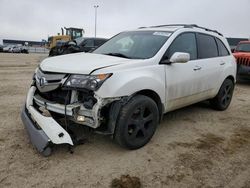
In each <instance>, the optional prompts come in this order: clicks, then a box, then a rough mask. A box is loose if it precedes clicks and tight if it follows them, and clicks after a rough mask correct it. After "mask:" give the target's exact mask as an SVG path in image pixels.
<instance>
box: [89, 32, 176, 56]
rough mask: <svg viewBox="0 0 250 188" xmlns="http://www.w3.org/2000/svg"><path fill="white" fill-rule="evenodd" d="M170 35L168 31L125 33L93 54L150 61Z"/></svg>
mask: <svg viewBox="0 0 250 188" xmlns="http://www.w3.org/2000/svg"><path fill="white" fill-rule="evenodd" d="M170 35H171V33H170V32H166V31H130V32H123V33H120V34H118V35H116V36H115V37H113V38H112V39H110V40H109V41H107V42H106V43H104V44H103V45H102V46H100V47H99V48H97V49H96V50H95V51H93V53H97V54H105V55H112V56H118V57H124V58H129V59H148V58H151V57H153V56H154V55H155V54H156V53H157V52H158V51H159V50H160V48H161V47H162V46H163V44H164V43H165V42H166V41H167V39H168V38H169V36H170Z"/></svg>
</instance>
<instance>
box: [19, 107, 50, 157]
mask: <svg viewBox="0 0 250 188" xmlns="http://www.w3.org/2000/svg"><path fill="white" fill-rule="evenodd" d="M21 118H22V121H23V124H24V126H25V128H26V130H27V132H28V134H29V137H30V140H31V143H32V144H33V145H34V146H35V147H36V149H37V150H38V151H39V152H43V151H44V150H45V149H46V147H48V145H49V143H50V139H49V137H48V136H47V135H46V134H45V133H44V131H43V130H39V129H37V128H36V127H35V125H34V122H33V121H32V120H31V119H30V117H29V115H28V114H27V112H26V109H25V107H24V108H23V109H22V113H21Z"/></svg>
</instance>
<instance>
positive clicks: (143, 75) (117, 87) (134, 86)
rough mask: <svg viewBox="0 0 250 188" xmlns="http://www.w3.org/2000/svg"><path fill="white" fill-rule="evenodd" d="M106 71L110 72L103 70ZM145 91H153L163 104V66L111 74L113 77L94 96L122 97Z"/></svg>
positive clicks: (150, 66)
mask: <svg viewBox="0 0 250 188" xmlns="http://www.w3.org/2000/svg"><path fill="white" fill-rule="evenodd" d="M152 70H154V71H152ZM107 71H108V72H110V71H111V70H110V71H109V70H105V72H107ZM145 89H148V90H153V91H155V92H156V93H157V94H158V95H159V97H160V99H161V102H162V103H163V104H165V91H166V90H165V69H164V65H149V66H145V67H137V68H132V69H128V70H123V71H117V72H113V75H112V76H111V77H110V78H109V79H107V80H106V81H105V82H104V84H103V85H102V86H101V88H100V89H99V90H97V91H96V95H98V96H99V97H101V98H110V97H112V98H113V97H123V96H130V95H132V94H134V93H136V92H139V91H141V90H145Z"/></svg>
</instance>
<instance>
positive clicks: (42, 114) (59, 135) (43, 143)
mask: <svg viewBox="0 0 250 188" xmlns="http://www.w3.org/2000/svg"><path fill="white" fill-rule="evenodd" d="M235 77H236V62H235V58H234V57H233V55H232V54H231V52H230V47H229V45H228V43H227V41H226V39H225V38H224V37H223V36H222V35H221V34H220V33H218V32H217V31H214V30H210V29H207V28H203V27H199V26H197V25H180V24H179V25H162V26H152V27H144V28H139V29H136V30H133V31H126V32H122V33H120V34H118V35H116V36H115V37H113V38H111V39H110V40H108V41H107V42H106V43H104V44H103V45H102V46H100V47H99V48H97V49H96V50H94V51H93V52H92V53H79V54H71V55H65V56H58V57H53V58H47V59H45V60H43V62H41V64H40V65H39V67H38V68H37V69H36V71H35V74H34V77H33V82H32V85H31V87H30V88H29V91H28V95H27V99H26V104H25V107H24V109H23V111H22V115H21V116H22V121H23V123H24V125H25V126H26V128H27V131H28V133H29V135H30V139H31V141H32V143H33V144H34V145H35V146H36V148H37V149H38V151H40V152H42V153H43V154H44V155H49V154H50V153H51V148H52V146H53V144H68V145H70V146H73V145H74V144H77V143H78V140H79V137H80V138H81V136H84V131H85V130H86V129H87V130H89V129H90V130H92V131H95V132H96V133H100V134H105V135H111V136H112V138H113V139H114V140H115V141H116V142H117V143H118V144H120V145H121V146H123V147H125V148H128V149H138V148H140V147H142V146H144V145H145V144H147V143H148V142H149V141H150V139H151V138H152V136H153V135H154V133H155V131H156V128H157V125H158V124H159V122H160V120H161V117H162V115H163V114H164V113H167V112H169V111H173V110H175V109H178V108H181V107H184V106H188V105H191V104H193V103H197V102H200V101H204V100H209V101H210V103H211V106H212V107H213V108H214V109H216V110H226V109H227V108H228V106H229V105H230V102H231V99H232V96H233V91H234V85H235ZM194 115H195V114H194ZM81 130H82V132H81Z"/></svg>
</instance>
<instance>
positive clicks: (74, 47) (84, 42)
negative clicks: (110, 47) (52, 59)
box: [49, 37, 108, 56]
mask: <svg viewBox="0 0 250 188" xmlns="http://www.w3.org/2000/svg"><path fill="white" fill-rule="evenodd" d="M107 40H108V39H105V38H94V37H92V38H90V37H89V38H87V37H84V38H82V37H81V38H78V39H75V40H74V41H69V42H63V41H59V42H58V43H57V45H56V47H55V48H54V49H53V50H51V51H50V53H49V56H56V55H63V54H71V53H78V52H90V51H93V50H94V49H96V48H97V47H99V46H101V45H102V44H104V43H105V42H106V41H107Z"/></svg>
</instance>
